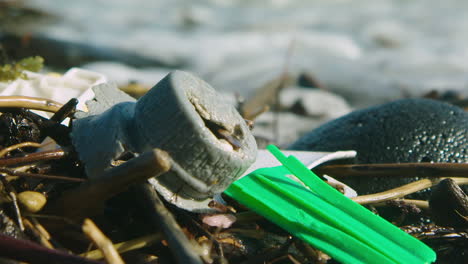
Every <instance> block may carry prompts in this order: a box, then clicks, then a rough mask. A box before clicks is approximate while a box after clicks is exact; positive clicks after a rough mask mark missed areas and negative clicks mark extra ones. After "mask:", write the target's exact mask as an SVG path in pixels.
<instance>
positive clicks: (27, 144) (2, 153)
mask: <svg viewBox="0 0 468 264" xmlns="http://www.w3.org/2000/svg"><path fill="white" fill-rule="evenodd" d="M41 146H42V145H41V144H40V143H36V142H22V143H18V144H15V145H12V146H9V147H6V148H4V149H2V150H0V158H1V157H3V156H5V155H6V154H7V153H8V152H10V151H13V150H15V149H19V148H24V147H34V148H40V147H41Z"/></svg>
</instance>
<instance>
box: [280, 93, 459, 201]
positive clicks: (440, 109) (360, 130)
mask: <svg viewBox="0 0 468 264" xmlns="http://www.w3.org/2000/svg"><path fill="white" fill-rule="evenodd" d="M467 135H468V114H467V113H466V112H464V111H463V109H461V108H459V107H456V106H452V105H450V104H447V103H442V102H438V101H435V100H430V99H403V100H397V101H394V102H390V103H387V104H383V105H378V106H374V107H370V108H366V109H362V110H358V111H354V112H352V113H350V114H348V115H345V116H343V117H341V118H338V119H335V120H332V121H330V122H328V123H326V124H324V125H322V126H320V127H318V128H317V129H314V130H312V131H311V132H309V133H308V134H306V135H304V136H303V137H302V138H300V139H298V140H297V141H296V142H294V143H293V144H291V145H290V146H289V149H293V150H313V151H337V150H356V151H357V157H356V162H357V163H404V162H454V163H462V162H468V153H467V148H468V139H467ZM413 180H415V178H412V179H408V178H406V179H383V178H366V179H364V180H362V179H361V180H352V181H350V180H343V182H345V183H347V184H349V185H350V186H351V187H354V188H356V189H357V191H358V193H360V194H363V193H371V192H379V191H383V190H387V189H389V188H392V187H396V186H399V185H401V184H404V183H406V182H410V181H413ZM369 181H371V182H369ZM382 181H385V182H384V184H382Z"/></svg>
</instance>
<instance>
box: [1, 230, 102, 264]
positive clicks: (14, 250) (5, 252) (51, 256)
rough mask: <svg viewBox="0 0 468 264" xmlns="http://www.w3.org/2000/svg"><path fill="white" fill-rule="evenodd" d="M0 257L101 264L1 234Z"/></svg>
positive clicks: (40, 263)
mask: <svg viewBox="0 0 468 264" xmlns="http://www.w3.org/2000/svg"><path fill="white" fill-rule="evenodd" d="M0 257H5V258H9V259H14V260H19V261H25V262H28V263H35V264H52V263H54V264H59V263H67V264H103V263H102V262H98V261H95V260H89V259H85V258H83V257H79V256H75V255H71V254H68V253H66V252H63V251H59V250H55V249H50V248H46V247H43V246H41V245H39V244H36V243H34V242H31V241H28V240H22V239H16V238H13V237H10V236H7V235H3V234H0Z"/></svg>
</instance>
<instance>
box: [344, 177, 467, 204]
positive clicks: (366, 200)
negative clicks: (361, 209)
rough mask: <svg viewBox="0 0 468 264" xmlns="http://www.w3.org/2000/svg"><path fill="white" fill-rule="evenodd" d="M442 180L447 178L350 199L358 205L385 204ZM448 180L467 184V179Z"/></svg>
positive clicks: (410, 184) (429, 180) (416, 182)
mask: <svg viewBox="0 0 468 264" xmlns="http://www.w3.org/2000/svg"><path fill="white" fill-rule="evenodd" d="M443 179H447V177H444V178H438V179H423V180H419V181H415V182H412V183H409V184H405V185H403V186H400V187H398V188H394V189H391V190H388V191H385V192H380V193H374V194H367V195H360V196H357V197H354V198H351V199H352V200H353V201H355V202H357V203H359V204H370V203H379V202H385V201H388V200H392V199H396V198H401V197H403V196H405V195H408V194H411V193H414V192H417V191H420V190H423V189H426V188H430V187H432V186H434V185H437V184H438V183H439V182H440V181H441V180H443ZM450 179H452V180H454V181H455V182H456V183H457V184H468V178H456V177H453V178H452V177H450Z"/></svg>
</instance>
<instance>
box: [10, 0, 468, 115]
mask: <svg viewBox="0 0 468 264" xmlns="http://www.w3.org/2000/svg"><path fill="white" fill-rule="evenodd" d="M21 2H22V3H23V4H24V5H25V6H28V7H31V8H34V9H37V10H42V11H43V12H44V14H47V16H48V18H46V19H42V18H41V19H39V18H38V19H34V20H32V21H25V22H24V23H23V22H21V23H15V21H13V23H11V24H8V25H7V24H5V23H4V24H3V27H4V29H5V28H7V29H8V30H10V31H11V30H16V31H19V32H23V33H25V32H29V33H34V34H40V35H44V36H47V37H50V38H52V39H58V40H66V41H71V42H76V43H86V44H91V45H93V46H97V47H101V48H104V49H109V50H114V51H115V50H117V52H118V51H122V52H131V53H134V54H138V55H141V56H143V57H144V58H151V59H154V60H155V61H158V62H159V63H158V64H157V65H156V64H155V65H145V66H144V67H143V65H142V67H135V65H133V66H129V65H125V64H122V63H115V62H105V61H100V62H91V63H89V62H88V63H86V64H84V65H76V66H81V67H84V68H87V69H91V70H95V71H99V72H102V73H104V74H107V75H108V76H109V78H110V79H111V80H114V81H116V82H117V83H119V84H124V83H126V82H127V83H128V82H129V81H137V82H140V83H143V84H146V85H148V86H150V87H151V86H152V85H154V84H155V83H156V82H157V81H158V80H159V79H160V78H162V77H163V76H164V75H165V74H166V73H167V72H169V71H170V70H171V69H174V68H178V69H185V70H189V71H192V72H195V73H197V74H199V75H200V76H201V77H202V78H204V79H205V80H206V81H207V82H209V83H210V84H212V85H213V86H214V87H215V88H216V89H218V90H221V91H227V92H231V93H233V92H236V93H239V94H240V95H242V96H244V97H248V96H250V95H252V94H253V93H254V92H255V91H256V90H257V89H258V88H259V87H262V86H263V85H265V83H267V82H268V81H271V80H273V79H275V78H278V76H281V74H282V73H284V72H288V73H289V74H291V75H293V76H294V75H296V76H297V75H299V74H301V73H307V74H309V75H311V76H314V77H315V78H316V79H317V80H318V81H319V82H321V83H322V84H323V85H324V86H325V87H326V89H327V90H328V91H331V92H333V93H335V94H337V95H340V96H342V97H343V98H345V99H346V101H347V102H348V103H349V104H350V105H351V106H352V107H353V108H360V107H364V106H368V105H373V104H377V103H382V102H387V101H390V100H393V99H397V98H403V97H419V96H422V95H424V94H426V93H428V92H429V91H432V90H437V91H447V90H451V91H456V92H459V93H462V94H466V93H467V91H468V88H467V84H468V75H467V72H468V45H467V43H468V16H466V12H467V10H468V9H467V7H468V2H466V1H462V0H446V1H437V0H381V1H375V0H308V1H304V0H255V1H250V0H198V1H188V0H187V1H182V0H159V1H155V0H133V1H130V0H114V1H106V0H99V1H96V0H80V1H60V0H28V1H26V0H25V1H21ZM10 22H11V21H10ZM16 22H18V21H16ZM46 64H47V62H46ZM136 66H138V65H136Z"/></svg>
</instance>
